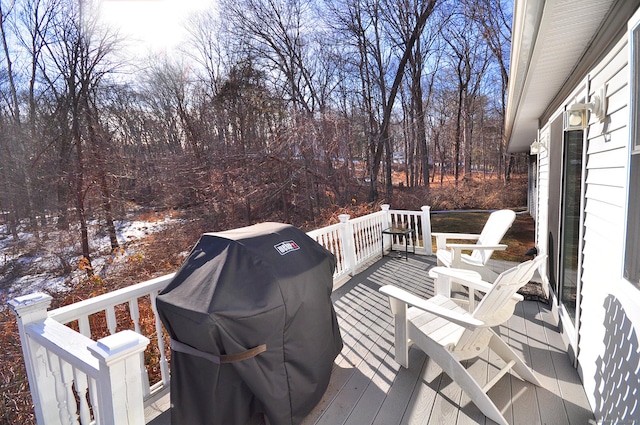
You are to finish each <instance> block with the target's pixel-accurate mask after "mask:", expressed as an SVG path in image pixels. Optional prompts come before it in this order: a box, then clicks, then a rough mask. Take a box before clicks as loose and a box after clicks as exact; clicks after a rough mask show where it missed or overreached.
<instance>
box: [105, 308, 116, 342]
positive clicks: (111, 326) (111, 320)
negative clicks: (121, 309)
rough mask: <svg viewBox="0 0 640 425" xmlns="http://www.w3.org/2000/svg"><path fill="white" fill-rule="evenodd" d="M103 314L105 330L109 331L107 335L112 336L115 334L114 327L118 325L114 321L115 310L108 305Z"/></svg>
mask: <svg viewBox="0 0 640 425" xmlns="http://www.w3.org/2000/svg"><path fill="white" fill-rule="evenodd" d="M105 314H106V315H107V329H109V334H110V335H113V334H114V333H116V326H117V324H118V322H117V320H116V310H115V306H112V305H110V306H109V307H107V308H106V309H105Z"/></svg>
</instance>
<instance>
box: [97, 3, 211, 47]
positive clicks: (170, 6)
mask: <svg viewBox="0 0 640 425" xmlns="http://www.w3.org/2000/svg"><path fill="white" fill-rule="evenodd" d="M213 1H214V0H102V1H101V7H100V16H101V18H102V19H103V20H104V22H105V23H107V24H108V25H110V26H112V27H113V28H115V29H117V30H118V31H119V33H120V35H121V36H122V37H123V38H124V39H125V40H126V43H127V46H128V48H129V49H130V50H131V53H132V54H134V55H146V54H148V53H160V52H170V51H171V50H172V49H174V48H175V47H177V46H178V45H179V43H180V42H181V41H184V39H185V37H186V32H185V29H184V27H183V23H184V22H185V20H186V18H187V17H188V16H189V15H190V14H191V13H194V12H197V11H198V10H204V9H206V8H208V7H210V6H211V4H212V3H213Z"/></svg>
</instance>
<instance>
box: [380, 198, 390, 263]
mask: <svg viewBox="0 0 640 425" xmlns="http://www.w3.org/2000/svg"><path fill="white" fill-rule="evenodd" d="M389 208H390V206H389V204H382V205H380V209H381V210H382V211H384V212H385V214H384V217H383V218H382V230H384V229H387V228H389V227H391V213H390V212H389ZM380 237H381V238H382V246H383V248H382V252H384V251H386V249H387V248H391V245H392V244H393V237H390V238H389V243H388V244H386V243H385V241H384V235H382V234H381V235H380Z"/></svg>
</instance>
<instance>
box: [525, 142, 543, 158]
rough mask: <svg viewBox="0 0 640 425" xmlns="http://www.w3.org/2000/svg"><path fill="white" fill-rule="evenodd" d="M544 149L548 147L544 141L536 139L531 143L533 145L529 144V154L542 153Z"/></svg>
mask: <svg viewBox="0 0 640 425" xmlns="http://www.w3.org/2000/svg"><path fill="white" fill-rule="evenodd" d="M543 149H546V146H545V145H544V144H543V143H540V142H538V141H537V140H534V141H533V143H531V146H529V154H531V155H539V154H541V153H542V150H543Z"/></svg>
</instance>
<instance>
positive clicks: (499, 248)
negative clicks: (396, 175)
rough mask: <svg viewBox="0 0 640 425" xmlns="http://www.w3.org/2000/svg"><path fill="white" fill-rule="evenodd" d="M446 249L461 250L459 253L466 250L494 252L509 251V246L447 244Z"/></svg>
mask: <svg viewBox="0 0 640 425" xmlns="http://www.w3.org/2000/svg"><path fill="white" fill-rule="evenodd" d="M446 247H447V248H450V249H455V250H459V251H462V250H464V249H468V250H474V249H478V250H480V249H490V250H493V251H504V250H505V249H507V245H504V244H499V245H476V244H470V243H448V244H446Z"/></svg>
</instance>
